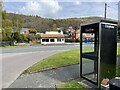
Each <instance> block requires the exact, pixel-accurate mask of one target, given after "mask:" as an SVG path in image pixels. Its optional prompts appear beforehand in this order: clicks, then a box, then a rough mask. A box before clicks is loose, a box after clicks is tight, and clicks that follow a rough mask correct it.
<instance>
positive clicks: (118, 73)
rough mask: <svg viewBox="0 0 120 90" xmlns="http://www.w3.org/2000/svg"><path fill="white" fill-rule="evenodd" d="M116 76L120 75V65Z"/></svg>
mask: <svg viewBox="0 0 120 90" xmlns="http://www.w3.org/2000/svg"><path fill="white" fill-rule="evenodd" d="M116 76H119V77H120V66H118V67H116Z"/></svg>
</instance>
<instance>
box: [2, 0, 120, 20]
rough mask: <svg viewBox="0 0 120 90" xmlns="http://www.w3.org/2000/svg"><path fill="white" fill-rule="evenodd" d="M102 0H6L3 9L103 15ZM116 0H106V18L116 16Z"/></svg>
mask: <svg viewBox="0 0 120 90" xmlns="http://www.w3.org/2000/svg"><path fill="white" fill-rule="evenodd" d="M25 1H26V2H25ZM90 1H91V2H90ZM104 1H105V0H97V2H95V0H84V1H83V0H6V1H5V2H4V5H3V9H4V10H6V11H7V12H12V13H20V14H25V15H38V16H41V17H45V18H74V17H76V18H80V17H87V16H102V17H103V16H104V4H105V2H104ZM118 1H119V0H106V3H107V4H108V7H107V17H108V18H112V19H117V18H118V5H117V3H118Z"/></svg>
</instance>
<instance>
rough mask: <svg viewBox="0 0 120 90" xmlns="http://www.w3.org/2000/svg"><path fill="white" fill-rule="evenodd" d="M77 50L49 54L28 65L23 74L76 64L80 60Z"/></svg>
mask: <svg viewBox="0 0 120 90" xmlns="http://www.w3.org/2000/svg"><path fill="white" fill-rule="evenodd" d="M87 50H88V49H87ZM89 51H91V49H89ZM79 52H80V51H79V50H69V51H65V52H62V53H59V54H55V55H53V56H50V57H48V58H46V59H44V60H42V61H40V62H38V63H36V64H34V65H33V66H32V67H29V68H28V69H27V70H25V71H24V72H23V74H27V73H33V72H39V71H42V70H46V69H51V68H57V67H62V66H66V65H72V64H77V63H79V62H80V61H79V57H80V53H79ZM84 52H86V49H85V50H84ZM84 61H87V60H84Z"/></svg>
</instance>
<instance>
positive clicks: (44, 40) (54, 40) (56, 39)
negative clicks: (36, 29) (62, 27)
mask: <svg viewBox="0 0 120 90" xmlns="http://www.w3.org/2000/svg"><path fill="white" fill-rule="evenodd" d="M61 43H65V39H64V34H63V31H47V32H45V33H44V34H41V44H61Z"/></svg>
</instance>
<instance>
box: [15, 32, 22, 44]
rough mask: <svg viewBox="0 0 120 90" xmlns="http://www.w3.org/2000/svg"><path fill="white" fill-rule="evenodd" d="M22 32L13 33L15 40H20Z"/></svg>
mask: <svg viewBox="0 0 120 90" xmlns="http://www.w3.org/2000/svg"><path fill="white" fill-rule="evenodd" d="M20 39H21V37H20V32H14V35H13V40H15V41H17V43H19V42H20Z"/></svg>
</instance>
